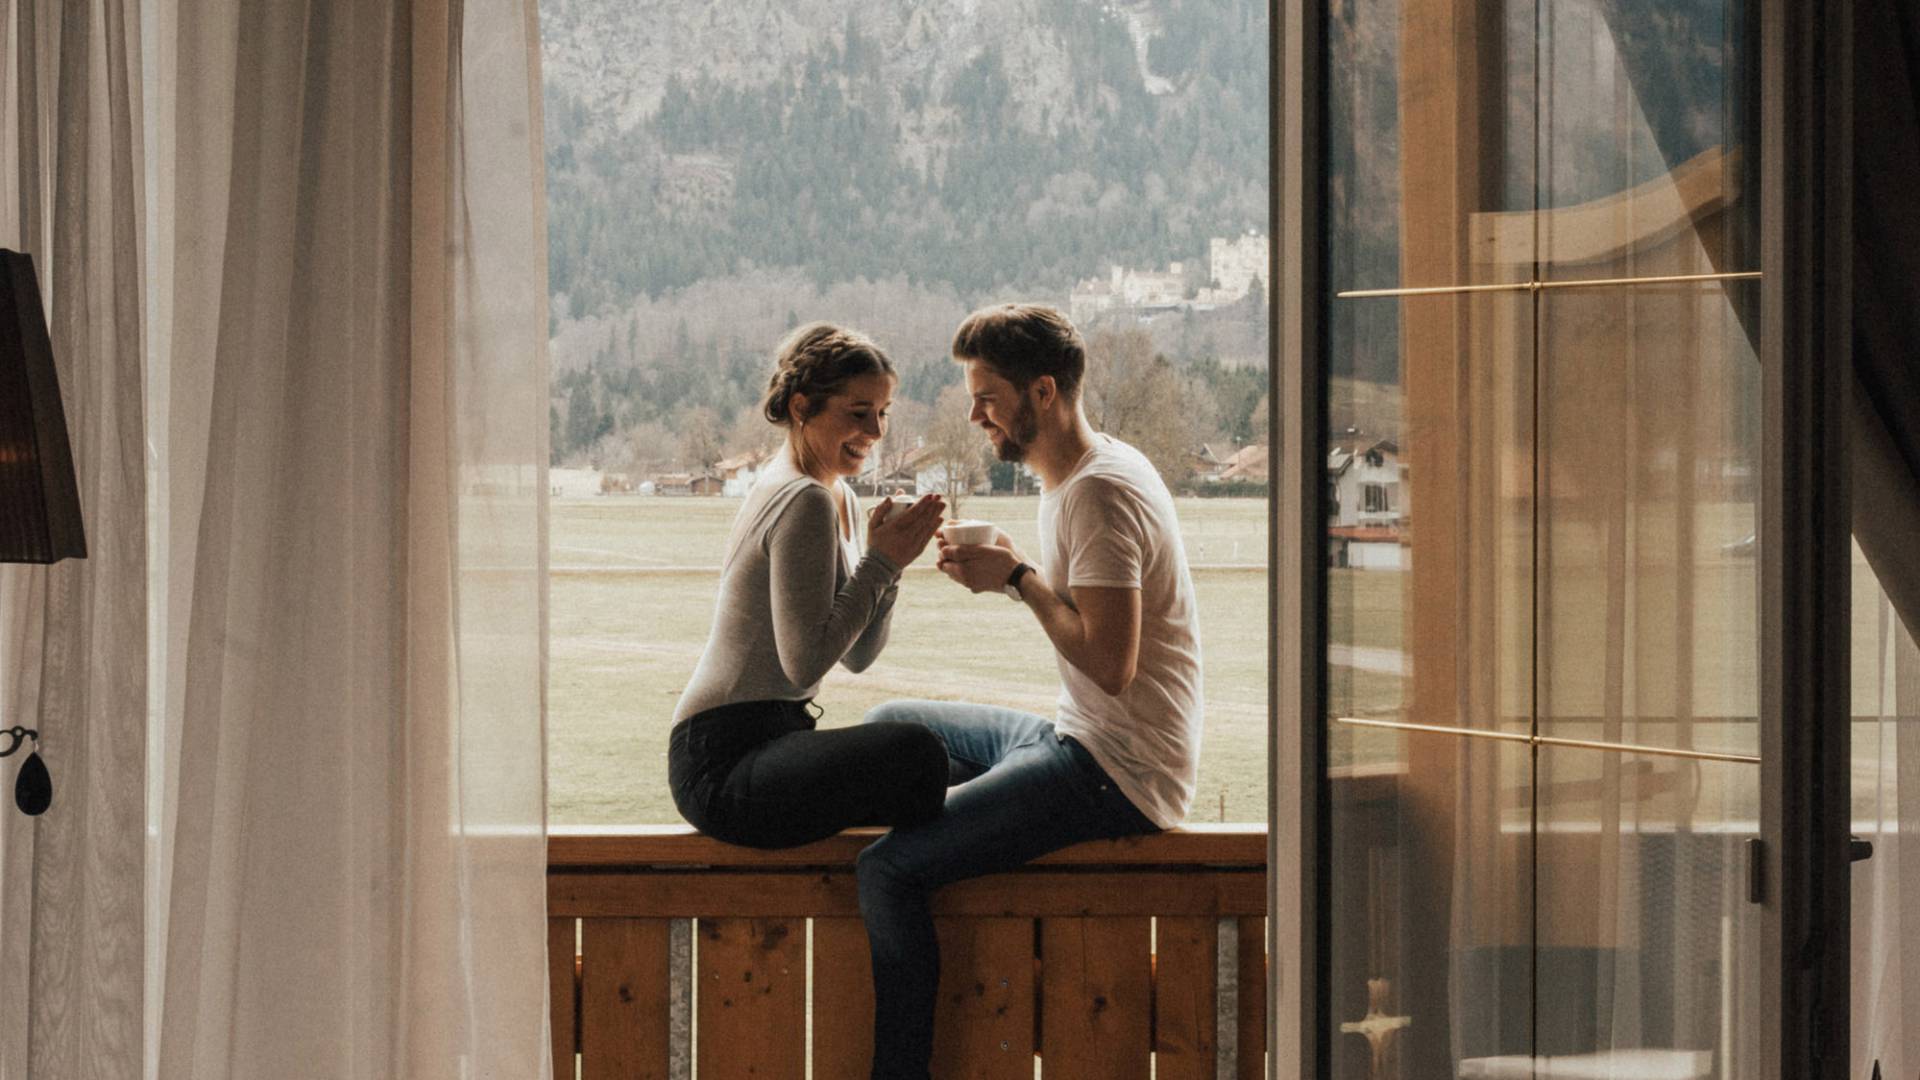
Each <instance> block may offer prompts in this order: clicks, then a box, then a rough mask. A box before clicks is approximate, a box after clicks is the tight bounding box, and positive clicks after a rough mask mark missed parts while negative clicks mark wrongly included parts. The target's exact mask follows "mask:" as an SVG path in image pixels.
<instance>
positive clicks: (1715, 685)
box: [548, 496, 1890, 824]
mask: <svg viewBox="0 0 1920 1080" xmlns="http://www.w3.org/2000/svg"><path fill="white" fill-rule="evenodd" d="M738 506H739V503H738V501H737V500H733V499H721V498H678V499H674V498H643V497H606V498H590V499H573V500H559V499H557V500H555V501H554V502H553V504H552V518H551V526H552V528H551V536H552V547H551V558H552V567H553V573H552V578H551V585H552V594H551V614H552V637H551V667H550V685H549V699H548V701H549V712H548V719H549V726H548V731H549V738H548V750H549V765H550V767H549V771H548V776H549V805H550V810H551V817H552V820H553V821H554V822H555V823H557V824H639V823H663V822H675V821H677V820H678V815H677V814H676V813H675V811H674V809H673V805H672V802H671V801H670V799H669V798H668V796H667V793H666V789H665V783H666V761H665V755H666V741H667V731H668V729H669V727H670V726H671V720H670V718H671V716H672V713H673V707H674V702H675V700H676V698H677V696H678V695H679V693H680V691H681V688H682V687H683V686H684V685H685V681H686V679H687V677H688V676H689V675H690V674H691V673H692V671H693V667H694V664H695V662H696V661H697V660H698V658H699V655H700V650H701V648H702V646H703V645H704V644H705V641H706V636H707V629H708V625H709V621H710V619H711V615H712V608H713V601H714V590H715V586H716V582H717V579H718V570H719V558H720V553H721V549H722V547H723V546H724V543H725V539H726V534H727V530H728V527H729V526H730V524H731V522H732V519H733V515H734V512H735V510H736V509H737V508H738ZM1037 506H1038V500H1037V499H1035V498H1033V497H1030V496H1029V497H1025V498H1011V497H1007V498H973V499H969V500H968V502H967V504H966V506H965V507H964V511H965V513H966V514H967V515H968V516H971V517H982V518H986V519H989V520H992V521H995V522H998V523H999V524H1001V525H1002V526H1003V527H1005V528H1006V529H1007V530H1008V531H1009V532H1011V533H1012V534H1013V535H1014V537H1015V539H1016V542H1018V543H1019V544H1020V545H1021V546H1022V547H1023V548H1025V549H1026V550H1027V551H1028V552H1029V553H1031V552H1032V551H1034V550H1035V549H1036V548H1037V541H1036V539H1035V512H1036V509H1037ZM1179 510H1180V515H1181V526H1182V531H1183V534H1184V537H1185V541H1186V545H1187V550H1188V553H1189V557H1190V559H1191V562H1192V564H1193V566H1194V580H1195V583H1196V585H1197V586H1198V589H1199V600H1200V617H1201V638H1202V645H1203V649H1204V653H1205V662H1206V668H1205V678H1206V695H1207V710H1206V728H1205V733H1204V737H1203V741H1202V754H1201V766H1200V783H1199V792H1198V796H1197V798H1196V800H1195V803H1194V809H1193V820H1196V821H1216V820H1226V821H1259V820H1262V819H1263V818H1264V816H1265V812H1266V811H1265V807H1266V710H1267V704H1266V702H1267V588H1266V584H1267V572H1266V569H1265V555H1266V544H1267V519H1266V505H1265V503H1264V502H1263V501H1261V500H1257V499H1182V500H1180V502H1179ZM1747 514H1750V508H1747V509H1746V510H1744V511H1742V510H1741V508H1735V507H1724V508H1718V507H1704V508H1703V509H1702V512H1701V520H1700V528H1699V530H1698V532H1699V536H1698V537H1697V539H1696V543H1697V544H1698V549H1697V550H1698V554H1697V555H1696V559H1695V563H1694V566H1693V567H1692V570H1691V573H1690V577H1691V579H1692V581H1691V585H1692V589H1691V591H1692V594H1693V597H1694V604H1693V608H1692V614H1691V615H1690V616H1689V617H1688V620H1687V621H1686V622H1685V624H1684V625H1685V627H1686V629H1685V630H1682V629H1681V626H1682V625H1683V624H1680V623H1677V622H1676V608H1675V607H1674V605H1673V603H1672V592H1673V586H1674V584H1675V583H1676V582H1675V577H1674V570H1673V568H1671V567H1662V566H1660V565H1659V564H1658V563H1657V562H1646V561H1642V562H1639V563H1638V564H1636V565H1634V566H1633V567H1632V568H1631V569H1630V570H1629V571H1628V575H1627V576H1628V577H1629V578H1630V579H1631V581H1632V588H1631V592H1630V593H1628V594H1626V595H1627V596H1628V597H1629V598H1630V601H1631V602H1624V601H1623V603H1625V606H1624V607H1622V608H1621V609H1620V616H1619V617H1621V618H1622V619H1623V624H1624V627H1625V633H1626V634H1627V635H1628V640H1630V641H1632V642H1633V643H1634V644H1633V645H1632V647H1631V648H1629V649H1627V650H1626V653H1625V655H1624V657H1622V658H1621V659H1620V660H1618V661H1616V662H1617V663H1624V664H1625V668H1624V669H1623V670H1625V671H1626V672H1629V673H1630V674H1629V675H1628V678H1629V679H1630V685H1631V686H1632V687H1633V688H1634V692H1633V694H1632V695H1631V696H1630V697H1629V698H1628V699H1627V700H1624V701H1620V702H1610V701H1609V700H1608V695H1607V694H1606V692H1605V673H1606V670H1607V666H1608V664H1607V662H1606V660H1605V658H1606V656H1607V654H1608V652H1609V648H1608V642H1607V634H1606V625H1607V622H1608V620H1607V617H1606V613H1607V609H1608V599H1607V597H1608V595H1609V587H1608V584H1607V582H1608V581H1609V580H1610V579H1611V577H1612V574H1613V568H1610V567H1607V566H1605V565H1603V564H1602V562H1601V560H1600V559H1599V557H1598V552H1599V551H1601V550H1603V547H1604V545H1603V542H1602V541H1601V540H1600V538H1599V537H1597V536H1592V537H1589V536H1584V535H1579V534H1578V530H1577V529H1571V527H1570V529H1571V531H1570V532H1569V533H1567V534H1565V535H1560V536H1559V537H1558V542H1557V544H1556V548H1557V549H1558V551H1559V552H1560V554H1559V555H1558V557H1557V560H1556V563H1555V569H1554V571H1553V573H1552V574H1551V575H1550V576H1549V577H1548V578H1546V579H1545V580H1543V581H1542V584H1543V585H1545V586H1548V587H1549V588H1550V589H1551V595H1552V599H1553V608H1554V609H1555V610H1556V611H1557V612H1558V613H1559V614H1558V615H1557V616H1554V617H1551V618H1549V619H1548V620H1547V621H1546V622H1544V623H1541V624H1538V628H1539V629H1540V630H1541V631H1542V632H1541V635H1540V637H1541V640H1540V641H1539V642H1538V643H1537V644H1538V647H1539V662H1540V663H1541V664H1542V665H1543V666H1542V669H1541V677H1542V682H1541V687H1542V688H1543V689H1545V688H1546V687H1548V686H1551V688H1552V691H1553V695H1552V698H1553V707H1552V709H1551V710H1550V716H1549V719H1551V722H1552V723H1553V724H1554V727H1555V730H1554V733H1555V734H1560V735H1565V736H1572V737H1582V738H1611V739H1622V740H1624V741H1637V742H1647V743H1655V744H1664V743H1666V742H1668V741H1670V740H1672V739H1673V738H1674V737H1675V732H1674V731H1673V728H1672V726H1671V724H1670V723H1668V722H1664V721H1657V720H1643V721H1640V722H1638V723H1631V722H1630V723H1629V724H1628V726H1627V727H1626V728H1625V729H1623V730H1620V731H1618V732H1611V733H1610V732H1608V731H1607V730H1605V729H1604V728H1603V727H1602V726H1600V725H1598V724H1589V723H1587V722H1584V721H1580V720H1574V719H1572V718H1574V717H1598V716H1601V715H1606V714H1608V713H1609V712H1611V711H1612V710H1614V709H1621V710H1624V711H1625V713H1626V715H1628V716H1640V717H1668V716H1671V715H1673V709H1674V704H1675V701H1674V698H1675V695H1676V692H1677V691H1678V689H1679V687H1680V686H1682V685H1684V684H1687V683H1690V684H1691V686H1692V690H1691V693H1690V695H1686V696H1689V697H1690V698H1691V706H1692V710H1693V715H1694V716H1695V717H1697V718H1698V719H1696V720H1695V721H1693V723H1692V724H1691V725H1690V729H1691V736H1690V737H1691V738H1692V739H1694V740H1696V742H1695V745H1697V746H1699V747H1700V748H1703V749H1709V748H1710V749H1716V750H1727V751H1733V752H1738V753H1752V752H1754V751H1755V750H1756V749H1757V743H1756V742H1755V729H1754V726H1753V723H1752V721H1751V719H1750V718H1751V717H1752V716H1753V715H1754V712H1755V711H1756V709H1757V704H1758V703H1757V701H1756V700H1755V699H1754V686H1755V678H1754V676H1755V668H1756V663H1757V648H1756V646H1755V637H1754V633H1755V629H1754V628H1755V625H1756V621H1757V618H1758V612H1757V610H1756V604H1755V592H1754V579H1753V575H1754V573H1755V566H1754V564H1753V562H1752V560H1751V559H1750V558H1741V557H1734V556H1728V555H1726V554H1725V553H1724V552H1722V551H1721V545H1723V544H1725V543H1726V542H1727V541H1728V540H1730V539H1738V537H1739V536H1741V535H1742V534H1743V531H1744V530H1746V529H1750V528H1751V525H1750V518H1748V517H1747V516H1746V515H1747ZM1649 546H1650V549H1651V550H1655V551H1657V550H1659V548H1660V547H1661V546H1662V545H1661V544H1660V543H1659V542H1658V538H1657V537H1656V538H1654V542H1653V543H1652V544H1650V545H1649ZM1855 558H1856V574H1855V585H1856V596H1855V606H1854V621H1855V631H1856V633H1855V650H1856V655H1855V668H1854V672H1853V675H1854V696H1855V703H1856V710H1855V711H1856V715H1857V716H1862V717H1871V716H1877V715H1880V711H1879V710H1881V709H1882V708H1883V707H1884V706H1883V705H1882V704H1881V703H1882V701H1883V700H1884V699H1885V694H1886V693H1887V690H1886V686H1885V685H1884V680H1885V678H1886V675H1885V672H1886V671H1888V670H1889V669H1890V666H1889V665H1885V664H1883V663H1881V662H1880V661H1882V660H1883V659H1884V657H1883V655H1882V654H1883V653H1884V652H1885V648H1886V647H1885V645H1884V641H1885V636H1884V626H1883V624H1884V622H1885V616H1884V608H1883V603H1882V601H1881V600H1880V598H1879V595H1878V592H1877V589H1876V588H1875V587H1874V583H1873V580H1872V575H1871V573H1870V572H1867V571H1866V568H1865V565H1864V562H1863V561H1862V560H1861V559H1860V557H1859V556H1858V554H1857V553H1856V556H1855ZM931 561H932V556H931V553H929V555H928V556H926V557H925V558H924V559H923V560H922V562H921V563H920V564H919V565H916V566H915V567H914V568H912V569H910V570H909V571H908V575H907V578H906V582H905V584H904V586H903V588H902V590H901V597H900V602H899V606H898V608H897V609H896V612H895V615H894V624H893V636H892V641H891V644H890V645H889V646H888V648H887V651H886V653H885V654H884V655H882V656H881V658H880V660H879V662H878V663H876V664H875V665H874V666H873V667H872V668H871V669H870V670H868V671H867V672H865V673H863V674H860V675H854V674H851V673H849V672H846V671H844V670H836V671H835V672H834V673H833V674H831V675H829V676H828V677H827V679H826V682H825V684H824V685H823V687H822V688H821V692H820V697H819V703H820V704H821V705H822V706H823V707H824V708H825V709H826V716H825V718H824V720H823V721H822V722H823V723H824V724H827V725H838V724H851V723H856V722H858V720H859V718H860V716H861V715H862V714H863V713H864V712H865V711H866V710H867V709H868V708H871V707H872V706H873V705H876V704H878V703H880V702H882V701H887V700H890V699H893V698H900V697H933V698H945V699H952V700H966V701H980V702H989V703H994V704H1002V705H1008V706H1012V707H1016V708H1022V709H1028V710H1032V711H1035V712H1039V713H1042V714H1051V712H1052V711H1053V701H1054V697H1055V695H1056V694H1057V693H1058V690H1059V684H1058V680H1057V676H1056V670H1055V667H1054V660H1053V654H1052V650H1051V649H1050V648H1049V646H1048V644H1047V641H1046V638H1045V637H1044V635H1042V634H1041V632H1040V630H1039V628H1038V627H1037V626H1036V625H1035V623H1034V622H1033V619H1032V618H1031V616H1029V615H1028V614H1027V613H1026V611H1025V609H1024V608H1022V607H1020V606H1018V605H1015V604H1013V603H1010V602H1008V601H1007V600H1005V599H1004V598H1001V597H999V596H974V595H972V594H969V593H967V592H965V591H963V590H961V589H960V588H959V587H958V586H956V585H954V584H953V583H952V582H950V581H948V580H946V578H945V577H943V576H942V575H941V574H940V573H939V572H938V571H936V570H934V569H933V568H932V565H931ZM1409 580H1410V579H1409V576H1408V575H1405V574H1401V573H1394V572H1382V571H1368V572H1362V571H1348V570H1335V571H1331V572H1330V580H1329V582H1328V591H1329V612H1328V615H1329V626H1328V632H1329V637H1330V639H1331V642H1332V644H1333V646H1334V650H1335V655H1334V656H1333V658H1332V661H1333V662H1332V663H1331V665H1330V667H1329V676H1330V685H1329V691H1330V699H1331V700H1330V704H1331V706H1332V709H1333V712H1334V714H1335V715H1338V716H1362V717H1368V716H1372V717H1392V716H1396V715H1397V710H1399V709H1400V708H1401V706H1402V705H1403V704H1404V702H1403V699H1402V695H1403V684H1404V682H1405V676H1404V674H1403V673H1402V672H1400V671H1396V670H1394V665H1395V664H1396V663H1400V662H1403V661H1404V659H1405V658H1404V655H1403V654H1402V653H1401V652H1400V649H1401V644H1402V643H1401V640H1400V638H1401V632H1402V627H1403V620H1402V614H1401V613H1402V610H1403V607H1404V604H1405V603H1406V598H1405V597H1404V595H1403V593H1404V590H1405V588H1406V587H1407V584H1408V582H1409ZM1500 594H1501V596H1502V597H1503V598H1504V599H1502V600H1500V603H1501V606H1502V607H1503V608H1504V609H1505V611H1506V614H1505V615H1504V616H1503V617H1502V619H1501V625H1502V626H1504V627H1505V628H1506V629H1504V630H1502V631H1500V632H1501V633H1502V634H1503V642H1502V649H1503V650H1504V652H1503V655H1506V656H1508V657H1510V662H1509V663H1506V664H1504V665H1502V666H1503V669H1504V670H1503V671H1501V672H1500V673H1499V679H1500V681H1501V683H1502V685H1503V686H1504V687H1506V689H1505V690H1504V691H1503V694H1502V697H1503V699H1504V700H1505V701H1508V702H1512V703H1513V707H1514V708H1515V709H1516V710H1518V715H1517V716H1516V717H1512V718H1509V719H1514V720H1516V722H1524V714H1525V712H1526V711H1527V706H1526V702H1527V700H1528V699H1527V692H1528V691H1527V689H1526V688H1527V685H1528V680H1529V678H1530V677H1531V675H1530V673H1531V672H1532V670H1533V669H1532V668H1531V666H1530V665H1529V664H1528V659H1527V658H1528V657H1529V656H1531V655H1533V653H1534V648H1533V646H1534V644H1535V643H1534V642H1533V641H1532V639H1531V637H1530V636H1529V633H1528V628H1529V627H1531V626H1534V625H1535V624H1533V623H1532V622H1531V621H1530V620H1529V619H1528V618H1527V615H1526V602H1525V597H1526V595H1527V585H1526V582H1525V580H1524V577H1516V578H1514V580H1513V581H1511V582H1510V583H1508V585H1507V586H1505V587H1504V588H1503V589H1501V590H1500ZM1616 595H1618V594H1616ZM1462 632H1463V634H1464V633H1465V632H1466V628H1463V631H1462ZM1681 633H1684V634H1685V635H1686V640H1688V641H1690V642H1691V645H1690V647H1689V648H1688V649H1686V650H1685V651H1684V655H1685V656H1686V657H1687V658H1688V659H1687V661H1686V663H1685V664H1684V665H1681V664H1680V663H1679V662H1678V660H1677V657H1679V656H1680V655H1682V651H1681V650H1678V649H1676V648H1675V645H1676V643H1677V642H1678V640H1680V639H1679V638H1678V637H1677V636H1676V635H1677V634H1681ZM1450 651H1451V647H1450V646H1449V647H1443V648H1437V649H1435V650H1433V652H1432V655H1433V656H1434V657H1435V658H1436V659H1443V658H1444V657H1446V656H1447V655H1448V653H1449V652H1450ZM1547 673H1554V678H1553V679H1552V680H1551V681H1548V680H1546V679H1545V675H1546V674H1547ZM1709 717H1720V718H1726V719H1724V720H1720V721H1714V720H1708V719H1706V718H1709ZM1553 718H1558V719H1553ZM1476 722H1477V721H1476ZM1589 728H1591V730H1589ZM1882 737H1883V733H1882V732H1880V731H1879V730H1877V728H1875V727H1874V726H1873V725H1856V741H1859V742H1861V743H1862V747H1863V749H1862V751H1861V758H1860V761H1859V762H1858V764H1857V768H1861V769H1867V768H1870V767H1871V766H1872V764H1873V763H1874V762H1877V761H1878V759H1879V756H1880V750H1879V742H1880V740H1881V739H1882ZM1401 749H1402V748H1401V737H1400V736H1398V735H1396V734H1394V733H1392V732H1385V731H1376V730H1363V729H1356V728H1351V727H1347V726H1344V725H1342V726H1336V727H1335V729H1334V730H1333V731H1332V733H1331V737H1330V744H1329V754H1330V756H1331V758H1332V762H1331V763H1332V764H1334V765H1340V764H1345V763H1348V762H1356V761H1358V762H1370V761H1391V760H1394V759H1396V758H1397V757H1399V756H1400V754H1401ZM1750 779H1751V778H1747V779H1743V780H1742V781H1740V782H1739V783H1737V784H1735V785H1734V786H1735V787H1737V788H1740V789H1743V790H1744V789H1748V788H1750V787H1751V783H1750V782H1749V781H1750ZM1752 798H1753V796H1752V794H1751V793H1746V794H1741V795H1738V796H1733V797H1732V798H1731V799H1730V802H1729V805H1733V804H1745V803H1748V802H1750V801H1751V799H1752Z"/></svg>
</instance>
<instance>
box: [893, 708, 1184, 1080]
mask: <svg viewBox="0 0 1920 1080" xmlns="http://www.w3.org/2000/svg"><path fill="white" fill-rule="evenodd" d="M867 722H868V723H877V722H904V723H911V724H918V725H921V726H922V727H925V728H928V729H929V730H931V731H933V732H934V733H935V734H937V735H939V736H940V738H941V741H943V742H944V743H946V747H947V760H948V769H949V783H951V784H952V785H954V786H952V787H950V788H948V790H947V806H946V812H945V813H943V814H941V815H940V816H939V817H936V818H934V819H933V820H931V821H928V822H925V823H922V824H917V825H911V826H907V825H901V826H896V827H895V828H894V829H893V831H891V832H889V833H887V834H886V835H885V836H883V837H881V838H880V839H879V840H878V841H876V842H875V843H874V844H872V845H871V846H869V847H868V848H867V849H866V850H865V851H863V852H861V853H860V859H859V863H858V867H857V869H858V877H859V883H860V914H861V916H862V917H863V918H864V919H865V920H866V926H867V940H868V942H869V944H870V945H871V946H872V949H873V994H874V1019H873V1080H927V1076H928V1067H929V1065H930V1063H931V1060H932V1057H933V1011H934V1000H935V998H936V996H937V994H938V992H939V986H940V944H939V940H938V939H937V938H936V937H935V936H934V931H933V917H932V915H931V914H930V912H929V910H928V899H929V897H930V895H931V894H932V892H933V890H935V889H937V888H939V887H940V886H942V885H946V884H950V883H952V882H955V881H960V880H963V879H965V878H972V877H979V876H981V875H983V874H992V873H997V872H1000V871H1004V870H1011V869H1014V868H1015V867H1018V866H1021V865H1023V864H1025V863H1027V862H1030V861H1032V860H1033V859H1036V858H1038V857H1039V856H1041V855H1045V854H1046V853H1048V852H1050V851H1057V850H1059V849H1060V848H1064V847H1069V846H1071V845H1073V844H1078V843H1080V842H1082V841H1086V840H1102V839H1111V838H1113V837H1119V836H1131V835H1135V834H1138V833H1150V832H1157V831H1159V830H1158V826H1156V825H1154V824H1153V822H1151V821H1149V820H1148V819H1147V818H1146V816H1145V815H1143V814H1142V813H1140V811H1139V809H1138V808H1136V807H1135V806H1134V805H1133V803H1132V802H1130V801H1129V800H1128V799H1127V797H1126V796H1124V795H1122V794H1121V793H1120V789H1119V788H1118V787H1116V786H1115V785H1114V783H1113V780H1112V778H1110V777H1109V776H1108V775H1107V774H1106V772H1105V771H1104V770H1102V769H1101V768H1100V766H1099V765H1098V764H1097V763H1096V762H1095V761H1094V760H1093V755H1091V754H1089V753H1088V752H1087V750H1086V748H1085V747H1083V746H1081V745H1080V744H1079V743H1078V742H1076V741H1074V740H1073V739H1071V738H1068V737H1066V736H1063V735H1060V734H1058V733H1057V732H1056V731H1055V730H1054V727H1053V721H1051V720H1048V719H1046V718H1044V717H1040V716H1035V715H1033V714H1032V713H1023V712H1015V711H1014V710H1012V709H1001V708H995V707H993V706H989V705H963V704H955V703H952V702H944V701H891V702H888V703H887V704H885V705H881V706H879V707H878V708H876V709H874V710H873V711H872V712H869V713H868V714H867Z"/></svg>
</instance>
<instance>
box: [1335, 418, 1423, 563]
mask: <svg viewBox="0 0 1920 1080" xmlns="http://www.w3.org/2000/svg"><path fill="white" fill-rule="evenodd" d="M1406 472H1407V467H1406V466H1405V465H1404V464H1402V463H1401V461H1400V448H1399V446H1398V445H1396V444H1395V443H1394V442H1393V441H1392V440H1390V439H1372V438H1368V437H1365V436H1362V435H1360V434H1359V433H1358V432H1355V431H1349V432H1348V434H1347V435H1345V436H1343V437H1341V438H1338V439H1335V440H1334V441H1333V445H1332V446H1330V447H1329V448H1328V449H1327V496H1328V499H1329V500H1330V504H1329V506H1328V508H1327V538H1328V545H1327V548H1328V561H1329V563H1330V564H1331V565H1333V566H1344V567H1352V568H1354V569H1356V570H1404V569H1406V565H1407V561H1406V539H1407V538H1406V535H1405V529H1404V527H1403V526H1404V525H1405V522H1406V519H1407V501H1408V498H1407V493H1408V490H1409V489H1408V487H1407V484H1406Z"/></svg>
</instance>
